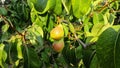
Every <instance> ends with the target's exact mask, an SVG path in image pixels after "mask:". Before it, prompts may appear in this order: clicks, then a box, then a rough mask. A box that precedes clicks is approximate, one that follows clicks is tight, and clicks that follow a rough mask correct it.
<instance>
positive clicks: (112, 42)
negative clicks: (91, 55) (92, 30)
mask: <svg viewBox="0 0 120 68" xmlns="http://www.w3.org/2000/svg"><path fill="white" fill-rule="evenodd" d="M119 36H120V32H119V33H118V32H116V31H115V30H114V29H113V28H111V27H110V28H108V29H106V30H105V31H104V32H103V33H102V34H101V35H100V37H99V39H98V41H97V43H96V55H97V58H98V61H99V63H100V67H101V68H119V67H120V64H119V63H120V60H119V59H118V58H120V55H119V53H118V52H120V49H119V47H120V44H119V42H118V41H120V39H119ZM106 42H107V43H106Z"/></svg>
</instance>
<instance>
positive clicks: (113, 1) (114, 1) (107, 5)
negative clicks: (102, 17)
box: [98, 0, 117, 12]
mask: <svg viewBox="0 0 120 68" xmlns="http://www.w3.org/2000/svg"><path fill="white" fill-rule="evenodd" d="M115 1H117V0H113V1H111V2H110V3H107V4H105V5H104V6H103V7H101V8H100V9H99V10H98V12H101V11H102V10H103V9H105V8H106V7H107V6H109V5H110V4H112V3H113V2H115Z"/></svg>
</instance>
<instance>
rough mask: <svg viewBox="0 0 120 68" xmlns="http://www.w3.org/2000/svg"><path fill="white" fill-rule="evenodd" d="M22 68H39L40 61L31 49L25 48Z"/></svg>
mask: <svg viewBox="0 0 120 68" xmlns="http://www.w3.org/2000/svg"><path fill="white" fill-rule="evenodd" d="M25 50H26V51H25V52H24V68H40V60H39V57H38V55H37V53H36V52H35V51H34V49H33V48H28V47H25Z"/></svg>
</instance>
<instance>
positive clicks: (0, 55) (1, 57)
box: [0, 43, 7, 68]
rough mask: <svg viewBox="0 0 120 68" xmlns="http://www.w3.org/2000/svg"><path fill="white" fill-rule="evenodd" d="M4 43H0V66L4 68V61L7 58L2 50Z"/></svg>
mask: <svg viewBox="0 0 120 68" xmlns="http://www.w3.org/2000/svg"><path fill="white" fill-rule="evenodd" d="M4 47H5V45H4V44H3V43H1V44H0V67H2V68H4V63H5V61H6V59H7V53H6V52H5V51H4Z"/></svg>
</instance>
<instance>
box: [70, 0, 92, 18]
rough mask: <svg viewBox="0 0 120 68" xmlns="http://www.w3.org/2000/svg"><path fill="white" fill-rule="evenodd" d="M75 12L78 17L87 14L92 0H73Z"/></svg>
mask: <svg viewBox="0 0 120 68" xmlns="http://www.w3.org/2000/svg"><path fill="white" fill-rule="evenodd" d="M71 3H72V9H73V14H74V16H75V17H77V18H81V17H82V16H84V15H86V14H87V13H88V12H89V10H90V5H91V0H71Z"/></svg>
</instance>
